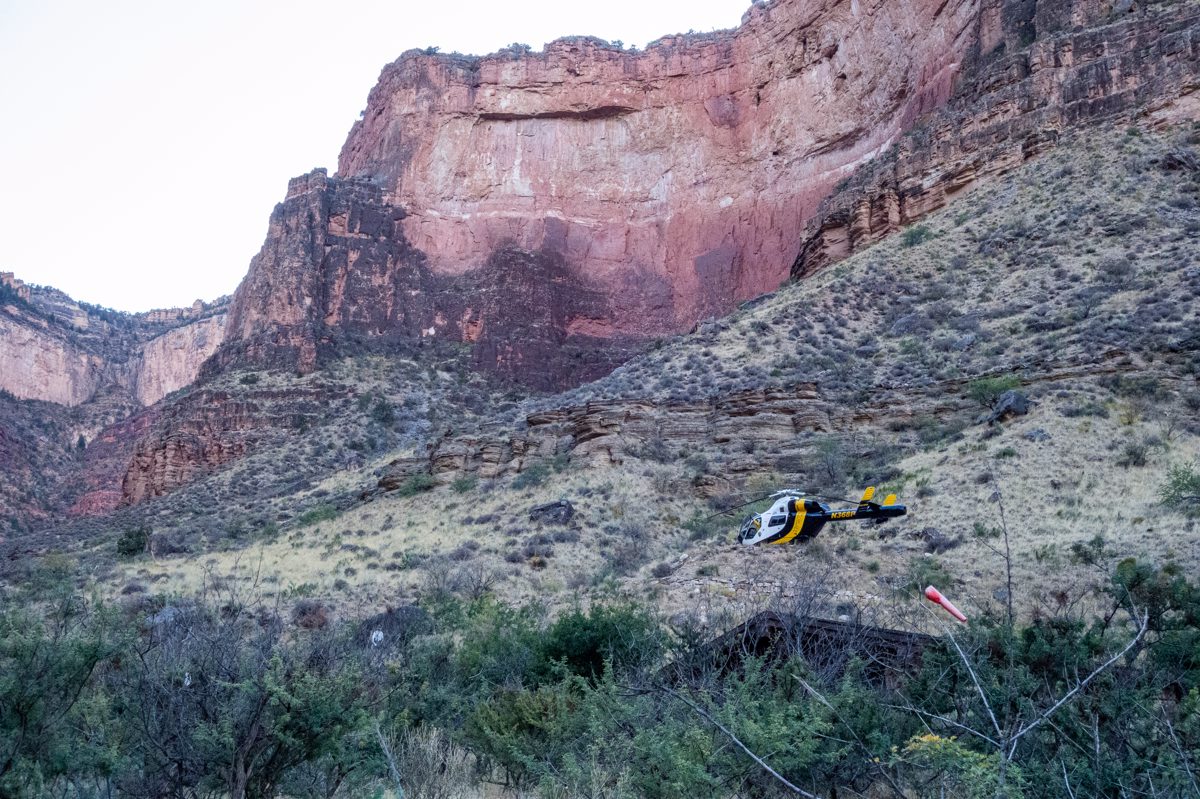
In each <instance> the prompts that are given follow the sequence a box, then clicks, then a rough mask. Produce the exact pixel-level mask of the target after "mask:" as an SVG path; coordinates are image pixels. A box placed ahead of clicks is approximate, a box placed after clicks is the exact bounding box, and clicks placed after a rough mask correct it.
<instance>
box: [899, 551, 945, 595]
mask: <svg viewBox="0 0 1200 799" xmlns="http://www.w3.org/2000/svg"><path fill="white" fill-rule="evenodd" d="M953 582H954V576H953V575H951V574H950V571H949V570H948V569H947V568H946V566H945V565H944V564H943V563H942V562H941V561H939V560H938V559H937V558H928V557H916V558H913V559H912V560H910V561H909V562H908V573H907V575H906V576H905V584H904V585H905V588H906V589H908V590H909V591H916V592H920V591H924V590H925V587H926V586H929V585H933V586H938V587H941V588H945V587H946V586H948V585H950V584H952V583H953Z"/></svg>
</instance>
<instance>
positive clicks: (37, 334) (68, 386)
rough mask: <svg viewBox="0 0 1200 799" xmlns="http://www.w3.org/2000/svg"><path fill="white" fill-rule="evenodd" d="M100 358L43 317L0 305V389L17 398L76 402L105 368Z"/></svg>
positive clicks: (85, 397)
mask: <svg viewBox="0 0 1200 799" xmlns="http://www.w3.org/2000/svg"><path fill="white" fill-rule="evenodd" d="M105 367H106V364H105V361H104V358H103V357H101V356H99V355H97V354H94V353H90V352H88V351H86V350H85V349H83V348H81V347H79V346H78V345H77V344H76V343H75V342H74V341H73V340H72V338H71V337H70V336H69V335H66V334H64V333H63V332H62V331H60V330H57V329H56V328H55V327H54V326H52V325H51V324H49V323H48V322H46V321H45V320H43V319H40V318H38V317H35V316H32V315H30V314H25V313H21V312H19V311H17V310H15V309H12V308H11V307H0V390H4V391H7V392H8V393H10V394H12V395H13V396H14V397H16V398H17V399H37V400H45V401H47V402H57V403H58V404H60V405H79V404H80V403H82V402H86V401H87V400H89V399H91V398H92V396H93V395H94V394H95V393H96V389H97V388H98V387H99V386H100V383H101V381H102V379H103V377H104V375H105V372H106V368H105Z"/></svg>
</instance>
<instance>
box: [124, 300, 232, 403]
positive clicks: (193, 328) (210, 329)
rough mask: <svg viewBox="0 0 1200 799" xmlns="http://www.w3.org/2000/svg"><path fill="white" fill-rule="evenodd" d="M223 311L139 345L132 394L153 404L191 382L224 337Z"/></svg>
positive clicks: (141, 401) (142, 400)
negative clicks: (138, 356)
mask: <svg viewBox="0 0 1200 799" xmlns="http://www.w3.org/2000/svg"><path fill="white" fill-rule="evenodd" d="M225 320H226V316H225V314H217V315H215V316H208V317H205V318H203V319H199V320H197V321H195V322H190V323H188V324H185V325H182V326H181V327H176V328H174V329H172V330H168V331H167V332H166V333H163V334H162V335H160V336H156V337H154V338H152V339H150V340H149V341H147V342H146V343H145V344H143V345H142V347H141V356H140V358H139V359H138V369H137V374H136V377H135V390H134V394H135V396H136V398H137V401H138V402H140V403H141V404H142V405H153V404H154V403H156V402H158V401H159V400H160V399H162V398H163V397H165V396H167V395H168V394H170V393H171V392H172V391H178V390H179V389H181V388H184V387H185V386H188V385H191V383H192V382H193V381H194V380H195V379H196V376H197V375H199V374H200V366H201V365H202V364H203V363H204V362H205V361H206V360H208V358H209V357H210V356H211V355H212V354H213V353H214V352H216V351H217V348H218V347H220V346H221V343H222V342H223V341H224V340H225Z"/></svg>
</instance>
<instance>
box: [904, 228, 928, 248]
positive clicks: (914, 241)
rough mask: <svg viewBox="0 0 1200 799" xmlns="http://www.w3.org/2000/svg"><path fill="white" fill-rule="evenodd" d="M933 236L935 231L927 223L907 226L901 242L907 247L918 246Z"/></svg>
mask: <svg viewBox="0 0 1200 799" xmlns="http://www.w3.org/2000/svg"><path fill="white" fill-rule="evenodd" d="M931 238H933V231H932V230H930V229H929V227H928V226H927V225H913V226H911V227H908V228H905V230H904V233H903V234H901V236H900V243H901V244H902V245H903V246H905V247H916V246H917V245H918V244H923V243H924V242H926V241H929V240H930V239H931Z"/></svg>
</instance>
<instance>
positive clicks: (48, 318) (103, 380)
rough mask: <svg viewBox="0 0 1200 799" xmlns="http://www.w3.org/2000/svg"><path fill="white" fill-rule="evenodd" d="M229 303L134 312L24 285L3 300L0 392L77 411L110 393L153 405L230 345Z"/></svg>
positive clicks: (0, 304) (0, 320) (185, 382)
mask: <svg viewBox="0 0 1200 799" xmlns="http://www.w3.org/2000/svg"><path fill="white" fill-rule="evenodd" d="M17 282H19V281H17ZM227 302H228V301H227V299H222V300H218V301H217V302H216V303H213V304H208V305H206V304H203V303H197V305H196V306H193V307H192V308H191V309H172V310H165V311H152V312H150V313H147V314H135V315H129V314H120V313H117V312H109V311H101V310H98V309H95V308H89V307H85V306H82V305H80V304H78V303H76V302H74V301H73V300H71V299H70V298H69V297H67V296H66V295H65V294H63V293H62V292H59V291H56V290H54V289H38V290H37V291H34V292H31V291H30V290H29V289H28V287H26V288H25V291H24V293H23V294H22V295H21V296H19V298H18V301H15V302H12V301H10V302H0V390H4V391H7V392H9V393H10V394H12V395H13V396H14V397H17V398H18V399H33V400H43V401H46V402H54V403H58V404H59V405H67V406H77V405H81V404H83V403H85V402H88V401H90V400H91V399H92V398H93V397H95V396H96V394H97V392H99V391H101V390H102V389H112V390H116V391H119V392H123V393H126V394H128V395H130V396H131V397H133V398H134V399H136V400H137V402H139V403H140V404H142V405H152V404H154V403H155V402H158V401H159V400H160V399H162V398H163V397H165V396H166V395H167V394H169V393H171V392H172V391H176V390H178V389H180V388H183V387H184V386H186V385H188V384H190V383H192V382H193V381H194V380H195V379H196V377H197V375H198V374H199V372H200V365H201V364H202V363H204V361H205V360H207V358H208V357H209V356H210V355H212V354H213V353H214V352H215V351H216V350H217V348H218V347H219V346H220V345H221V343H222V341H224V337H225V314H224V313H223V310H224V307H225V305H226V304H227Z"/></svg>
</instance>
